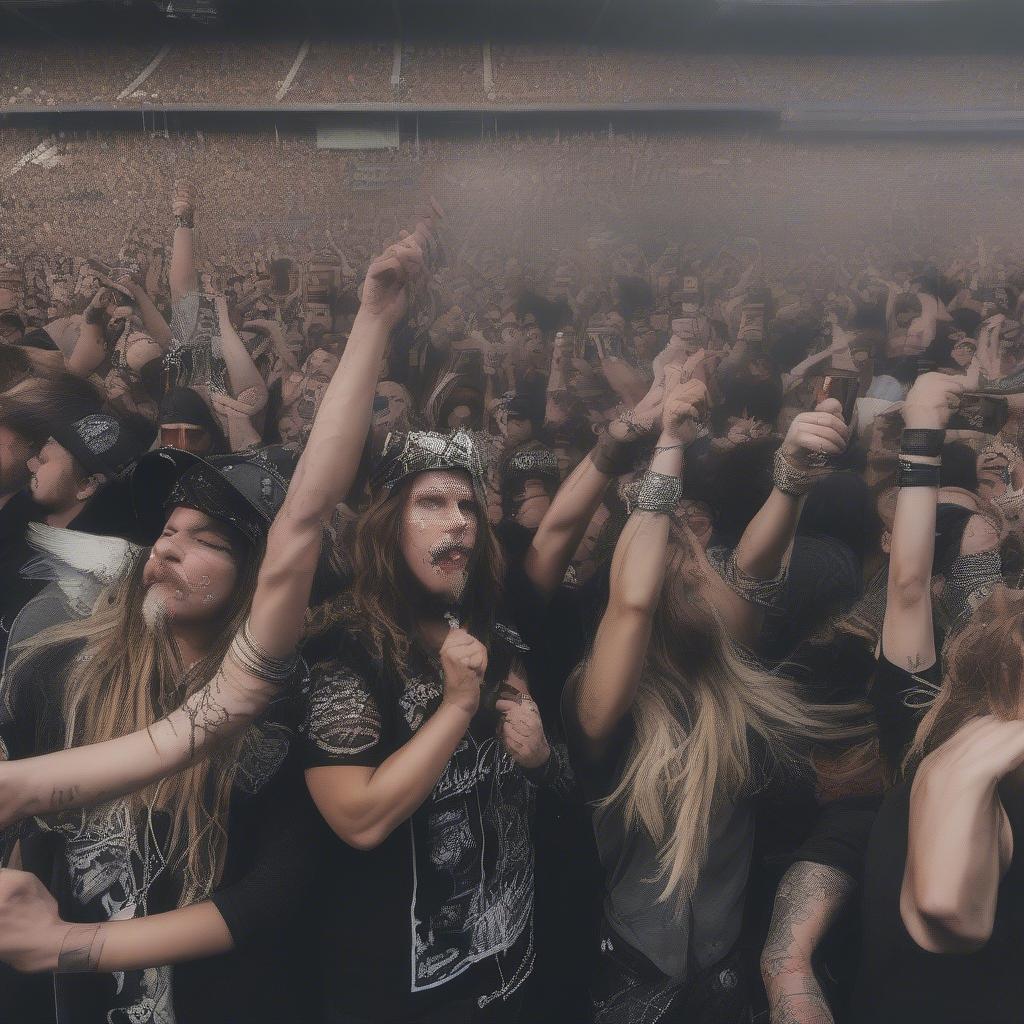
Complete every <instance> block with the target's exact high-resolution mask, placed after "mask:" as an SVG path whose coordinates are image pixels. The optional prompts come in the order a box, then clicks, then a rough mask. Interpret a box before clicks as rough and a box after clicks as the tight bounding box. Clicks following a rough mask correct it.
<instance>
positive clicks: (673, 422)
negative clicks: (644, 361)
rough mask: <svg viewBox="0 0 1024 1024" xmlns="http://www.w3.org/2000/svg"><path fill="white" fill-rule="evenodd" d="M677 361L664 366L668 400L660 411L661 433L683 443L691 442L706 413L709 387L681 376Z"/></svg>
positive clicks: (666, 397) (695, 436) (694, 438)
mask: <svg viewBox="0 0 1024 1024" xmlns="http://www.w3.org/2000/svg"><path fill="white" fill-rule="evenodd" d="M681 378H682V371H681V369H680V368H679V367H678V366H676V365H674V364H673V365H670V366H666V367H665V403H664V406H663V408H662V412H661V430H662V434H664V435H665V436H667V437H671V438H674V439H675V440H677V441H679V443H680V444H684V445H688V444H692V443H693V441H695V440H696V438H697V431H698V429H699V427H700V424H701V422H702V421H703V420H704V418H705V416H706V414H707V408H708V389H707V388H706V387H705V386H704V385H703V384H702V383H701V382H700V381H699V380H682V379H681Z"/></svg>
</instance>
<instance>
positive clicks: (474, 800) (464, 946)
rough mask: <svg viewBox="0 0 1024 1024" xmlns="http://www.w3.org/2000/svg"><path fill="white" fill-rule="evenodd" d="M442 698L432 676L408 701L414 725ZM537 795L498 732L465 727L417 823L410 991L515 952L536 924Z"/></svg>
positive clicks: (412, 689) (421, 680)
mask: <svg viewBox="0 0 1024 1024" xmlns="http://www.w3.org/2000/svg"><path fill="white" fill-rule="evenodd" d="M440 699H441V685H440V682H439V681H435V680H433V679H431V678H429V677H427V676H420V677H417V678H414V679H413V680H411V681H410V683H409V685H408V686H407V687H406V690H405V693H404V694H403V696H402V698H401V700H400V702H399V703H400V706H401V709H402V713H403V715H404V716H405V719H406V722H407V723H408V725H409V728H410V729H411V730H412V731H414V732H415V730H416V729H417V728H419V726H420V725H422V724H423V722H424V720H425V719H426V718H427V716H428V715H429V713H430V712H432V711H433V710H435V709H436V708H437V706H438V704H439V703H440ZM531 799H532V795H531V792H530V789H529V787H528V785H527V783H526V781H525V779H524V778H523V775H522V773H521V772H520V771H519V769H518V768H517V767H516V764H515V762H514V761H513V760H512V758H511V757H509V755H508V753H507V752H506V751H505V749H504V747H502V746H501V744H500V743H499V742H498V741H497V739H496V738H494V737H493V736H492V737H488V738H487V739H486V740H484V741H483V742H482V743H478V742H477V741H476V740H475V739H474V738H473V736H471V735H469V734H467V736H466V737H465V738H464V739H463V741H462V742H461V743H460V744H459V746H458V747H457V748H456V750H455V753H454V754H453V755H452V757H451V760H450V761H449V762H448V765H447V767H446V768H445V770H444V772H443V773H442V775H441V777H440V779H438V781H437V784H436V785H435V786H434V790H433V792H432V794H431V796H430V800H429V802H428V804H426V805H425V806H424V810H425V811H426V812H427V813H426V814H417V815H416V816H414V817H413V819H412V822H411V833H412V844H413V905H412V979H411V983H412V991H413V992H418V991H422V990H424V989H430V988H434V987H435V986H437V985H443V984H444V983H445V982H448V981H451V980H452V979H453V978H455V977H457V976H458V975H459V974H461V973H462V972H463V971H465V970H466V969H467V968H469V967H471V966H472V965H473V964H475V963H477V962H478V961H480V960H482V959H484V958H485V957H488V956H492V955H493V954H495V953H501V952H504V951H505V950H507V949H508V948H509V947H510V946H511V945H512V944H513V943H514V942H515V941H516V939H518V938H519V936H520V935H522V934H523V931H524V930H525V929H526V928H527V927H529V926H530V924H531V909H532V906H533V846H532V844H531V842H530V832H529V819H530V802H531Z"/></svg>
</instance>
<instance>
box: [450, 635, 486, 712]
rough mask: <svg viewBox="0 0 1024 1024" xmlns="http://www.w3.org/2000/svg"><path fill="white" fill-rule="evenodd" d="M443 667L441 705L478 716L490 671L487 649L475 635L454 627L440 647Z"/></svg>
mask: <svg viewBox="0 0 1024 1024" xmlns="http://www.w3.org/2000/svg"><path fill="white" fill-rule="evenodd" d="M441 667H442V668H443V670H444V697H443V698H442V703H445V704H451V705H452V706H454V707H457V708H459V709H460V710H461V711H465V712H466V714H468V715H470V716H472V715H475V714H476V710H477V708H478V707H479V706H480V687H481V685H482V684H483V681H484V673H485V672H486V671H487V648H486V647H484V645H483V644H482V643H480V641H479V640H477V638H476V637H475V636H471V635H470V634H469V633H467V632H466V631H465V630H464V629H460V628H458V627H454V628H453V629H452V630H451V632H449V634H448V636H447V637H446V638H445V641H444V643H443V644H442V645H441Z"/></svg>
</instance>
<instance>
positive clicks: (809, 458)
mask: <svg viewBox="0 0 1024 1024" xmlns="http://www.w3.org/2000/svg"><path fill="white" fill-rule="evenodd" d="M841 413H842V406H841V405H840V403H839V402H838V401H837V400H836V399H834V398H827V399H825V401H824V402H822V403H821V404H820V405H819V406H818V407H817V408H816V409H815V410H814V412H802V413H800V415H799V416H797V417H795V418H794V420H793V422H792V423H791V424H790V427H789V431H788V432H787V434H786V439H785V440H784V441H783V442H782V448H781V449H780V452H779V458H778V460H777V467H778V468H777V470H776V474H775V486H774V487H773V488H772V491H771V493H770V494H769V495H768V499H767V500H766V501H765V503H764V504H763V505H762V506H761V508H760V510H759V511H758V513H757V515H755V516H754V518H753V519H752V520H751V521H750V524H749V525H748V526H747V528H746V530H744V531H743V536H742V537H741V538H740V542H739V544H738V545H737V546H736V567H737V568H738V569H739V570H740V571H741V572H742V573H744V574H745V575H747V576H752V577H754V578H755V579H761V580H769V579H773V578H774V577H775V576H777V575H778V574H779V573H780V572H781V571H782V569H783V568H784V567H785V566H786V564H787V563H788V562H789V556H790V554H791V552H792V550H793V538H794V537H795V536H796V527H797V523H798V522H799V520H800V511H801V509H802V508H803V505H804V500H805V498H806V496H807V492H808V490H810V487H811V485H812V484H813V482H814V481H815V480H816V479H818V478H819V477H820V476H821V475H822V472H823V469H822V468H819V467H817V466H815V465H814V460H815V459H816V458H817V457H820V456H828V457H835V456H837V455H841V454H842V453H843V452H844V451H845V450H846V445H847V442H848V441H849V438H850V428H849V427H848V426H847V425H846V424H845V423H844V422H843V418H842V415H841ZM825 472H827V470H826V471H825Z"/></svg>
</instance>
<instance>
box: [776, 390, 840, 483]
mask: <svg viewBox="0 0 1024 1024" xmlns="http://www.w3.org/2000/svg"><path fill="white" fill-rule="evenodd" d="M842 411H843V407H842V405H841V404H840V403H839V401H838V400H837V399H835V398H826V399H825V401H824V402H821V403H820V404H819V405H818V407H817V408H816V409H815V410H814V412H802V413H800V415H799V416H796V417H794V419H793V422H792V423H791V424H790V426H789V430H788V431H787V432H786V439H785V440H784V441H783V442H782V451H783V454H784V455H785V456H786V458H788V459H789V460H790V461H792V462H794V463H795V464H797V465H802V466H806V465H808V464H809V460H810V459H812V458H814V457H815V456H822V455H827V456H833V455H841V454H842V453H843V452H844V451H846V446H847V444H849V442H850V428H849V427H848V426H847V425H846V423H845V422H844V421H843V417H842V415H841V413H842Z"/></svg>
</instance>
